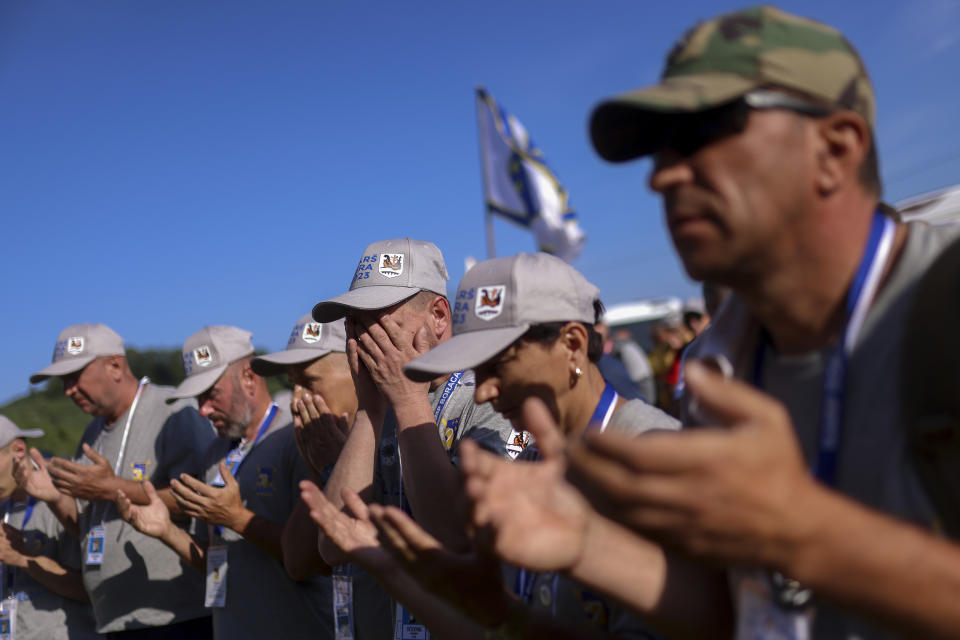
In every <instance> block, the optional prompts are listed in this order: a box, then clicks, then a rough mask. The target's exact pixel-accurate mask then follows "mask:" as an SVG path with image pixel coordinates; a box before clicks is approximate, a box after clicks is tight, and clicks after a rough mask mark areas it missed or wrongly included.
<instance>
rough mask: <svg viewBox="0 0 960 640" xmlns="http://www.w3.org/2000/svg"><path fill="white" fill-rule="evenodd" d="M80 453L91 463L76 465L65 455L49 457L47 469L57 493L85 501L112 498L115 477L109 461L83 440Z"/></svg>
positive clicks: (114, 491)
mask: <svg viewBox="0 0 960 640" xmlns="http://www.w3.org/2000/svg"><path fill="white" fill-rule="evenodd" d="M83 454H84V455H85V456H87V458H89V459H90V461H91V462H93V464H79V463H77V462H72V461H70V460H67V459H65V458H52V459H51V460H50V463H49V464H48V465H47V471H48V472H49V474H50V477H51V479H52V480H53V484H54V486H55V487H56V488H57V490H59V491H60V493H65V494H67V495H68V496H72V497H74V498H81V499H85V500H110V501H112V500H113V499H114V494H115V493H116V491H117V486H116V480H117V476H116V475H115V474H114V473H113V468H112V467H111V466H110V462H109V461H108V460H107V459H106V458H104V457H103V456H102V455H100V454H99V453H97V452H96V451H95V450H94V449H93V447H91V446H90V445H88V444H87V443H83Z"/></svg>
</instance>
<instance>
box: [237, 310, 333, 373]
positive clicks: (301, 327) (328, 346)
mask: <svg viewBox="0 0 960 640" xmlns="http://www.w3.org/2000/svg"><path fill="white" fill-rule="evenodd" d="M346 350H347V332H346V329H345V328H344V321H343V318H341V319H339V320H334V321H333V322H328V323H326V324H324V323H322V322H315V321H314V320H313V316H311V315H310V314H309V313H308V314H307V315H305V316H303V317H302V318H300V319H299V320H297V324H295V325H293V331H291V332H290V339H289V340H288V341H287V348H286V349H284V350H283V351H277V352H276V353H268V354H267V355H265V356H257V357H256V358H254V359H253V360H251V361H250V367H251V368H252V369H253V372H254V373H256V374H257V375H258V376H264V377H266V376H275V375H277V374H279V373H283V372H284V371H285V370H286V366H287V365H289V364H302V363H304V362H310V361H312V360H316V359H317V358H320V357H322V356H325V355H327V354H328V353H331V352H333V351H339V352H341V353H343V352H345V351H346Z"/></svg>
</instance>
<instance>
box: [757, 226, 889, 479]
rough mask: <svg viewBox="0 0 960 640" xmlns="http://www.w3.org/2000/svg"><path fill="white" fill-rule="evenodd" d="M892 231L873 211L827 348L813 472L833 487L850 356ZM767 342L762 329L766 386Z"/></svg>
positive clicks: (759, 361) (760, 346)
mask: <svg viewBox="0 0 960 640" xmlns="http://www.w3.org/2000/svg"><path fill="white" fill-rule="evenodd" d="M893 232H894V223H893V220H891V219H890V218H888V217H887V216H885V215H884V214H882V213H881V212H880V211H876V212H875V213H874V214H873V223H872V225H871V227H870V236H869V238H868V240H867V246H866V248H865V249H864V252H863V257H862V258H861V259H860V265H859V266H858V267H857V271H856V273H855V274H854V277H853V282H852V283H851V284H850V291H849V293H848V294H847V302H846V307H845V315H844V326H843V331H842V332H841V334H840V339H839V340H838V341H837V344H835V345H834V346H833V347H831V348H830V349H829V350H828V352H827V357H826V364H825V366H824V371H823V392H822V395H821V401H820V402H821V407H820V428H819V433H818V436H817V454H816V458H815V459H814V463H813V473H814V475H815V476H816V477H817V479H818V480H820V481H821V482H823V483H824V484H826V485H828V486H831V487H832V486H834V485H835V484H836V479H837V454H838V452H839V449H840V437H841V434H842V431H843V415H844V401H845V398H844V395H845V388H846V378H847V359H848V357H849V355H850V354H849V351H850V349H852V347H853V341H854V339H855V338H856V334H857V333H858V332H859V330H860V327H861V326H862V322H863V318H864V316H865V315H866V311H867V308H868V306H869V304H870V303H871V301H872V299H873V294H874V293H875V292H876V290H877V286H878V285H879V282H880V274H881V273H882V272H883V267H884V265H885V264H886V261H887V256H888V255H889V253H890V248H891V246H892V244H893ZM767 343H768V339H767V337H766V334H765V333H763V332H761V334H760V338H759V341H758V343H757V352H756V356H755V358H754V365H753V384H754V386H755V387H757V388H758V389H762V388H763V358H764V352H765V351H766V347H767Z"/></svg>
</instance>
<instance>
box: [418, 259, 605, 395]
mask: <svg viewBox="0 0 960 640" xmlns="http://www.w3.org/2000/svg"><path fill="white" fill-rule="evenodd" d="M599 296H600V290H599V289H597V287H595V286H594V285H592V284H590V283H589V282H588V281H587V279H586V278H584V277H583V276H582V275H581V274H580V272H579V271H577V270H576V269H574V268H573V267H571V266H570V265H569V264H567V263H566V262H564V261H563V260H561V259H560V258H557V257H556V256H552V255H549V254H546V253H519V254H517V255H515V256H510V257H508V258H494V259H493V260H486V261H484V262H479V263H477V264H476V265H475V266H474V267H473V268H472V269H470V271H468V272H467V273H466V275H464V276H463V280H461V281H460V288H459V289H458V290H457V299H456V301H455V304H454V310H453V337H452V338H450V339H449V340H447V341H446V342H442V343H440V344H439V345H437V346H436V347H434V348H433V349H431V350H430V351H428V352H427V353H425V354H424V355H422V356H420V357H419V358H417V359H416V360H414V361H412V362H410V363H408V364H407V365H406V366H405V367H404V368H403V370H404V372H405V373H407V374H408V375H410V377H412V378H416V379H422V378H424V377H425V375H423V374H430V376H429V377H433V376H435V375H439V374H441V373H448V372H450V371H459V370H461V369H470V368H473V367H475V366H477V365H479V364H482V363H484V362H486V361H487V360H489V359H490V358H492V357H493V356H495V355H497V354H498V353H500V352H501V351H503V350H504V349H506V348H507V347H509V346H510V345H511V344H512V343H513V342H514V341H515V340H516V339H517V338H519V337H520V336H522V335H523V334H524V333H526V332H527V329H529V328H530V327H531V326H533V325H536V324H543V323H545V322H569V321H576V322H584V323H587V324H593V323H594V321H595V320H596V316H595V311H594V302H595V301H596V300H597V298H598V297H599Z"/></svg>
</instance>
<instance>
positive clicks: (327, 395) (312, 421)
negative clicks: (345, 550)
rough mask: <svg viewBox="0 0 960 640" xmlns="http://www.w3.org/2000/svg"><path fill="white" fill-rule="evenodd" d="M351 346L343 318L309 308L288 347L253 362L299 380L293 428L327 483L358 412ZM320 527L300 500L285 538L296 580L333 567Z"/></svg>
mask: <svg viewBox="0 0 960 640" xmlns="http://www.w3.org/2000/svg"><path fill="white" fill-rule="evenodd" d="M346 347H347V336H346V333H345V329H344V323H343V320H337V321H334V322H331V323H329V324H321V323H319V322H315V321H314V320H313V318H312V317H311V316H310V314H307V315H305V316H303V317H302V318H300V319H299V320H298V321H297V323H296V324H295V325H294V326H293V330H292V331H291V332H290V339H289V340H288V341H287V347H286V349H284V350H283V351H278V352H277V353H270V354H267V355H263V356H257V357H256V358H254V359H253V360H251V362H250V366H251V368H252V369H253V371H254V373H256V374H257V375H259V376H263V377H267V376H273V375H279V374H282V373H286V374H287V378H288V379H289V380H290V382H291V383H293V385H294V387H293V396H292V398H291V401H290V412H291V413H292V415H293V433H294V436H295V438H296V442H297V447H298V449H299V450H300V455H301V457H302V458H303V460H304V462H305V463H306V466H307V470H308V471H309V473H310V479H311V480H312V481H313V482H315V483H317V484H318V485H319V486H321V487H322V486H323V485H324V484H326V481H327V478H328V477H329V475H330V472H331V471H332V470H333V464H334V462H336V460H337V456H339V455H340V450H341V449H342V448H343V443H344V442H346V439H347V433H348V432H349V425H351V424H353V417H354V414H356V412H357V393H356V391H355V390H354V387H353V377H352V376H351V374H350V366H349V365H348V364H347V355H346V353H345V351H346ZM317 533H318V531H317V525H316V524H315V523H314V522H313V520H311V519H310V514H309V511H308V509H307V508H306V506H305V505H304V504H303V502H302V501H299V500H298V501H297V506H296V507H295V508H294V513H293V515H292V516H291V517H290V518H289V519H288V520H287V523H286V525H285V526H284V529H283V538H282V546H283V564H284V567H286V569H287V572H288V573H289V575H290V577H291V578H293V579H294V580H304V579H306V578H309V577H310V576H312V575H314V574H315V573H318V572H323V573H329V572H330V567H329V566H328V565H327V564H326V563H325V562H324V561H323V558H321V557H320V553H319V550H318V549H317Z"/></svg>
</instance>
